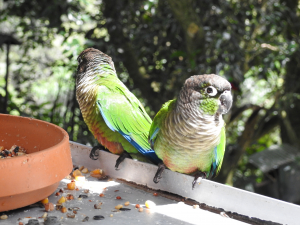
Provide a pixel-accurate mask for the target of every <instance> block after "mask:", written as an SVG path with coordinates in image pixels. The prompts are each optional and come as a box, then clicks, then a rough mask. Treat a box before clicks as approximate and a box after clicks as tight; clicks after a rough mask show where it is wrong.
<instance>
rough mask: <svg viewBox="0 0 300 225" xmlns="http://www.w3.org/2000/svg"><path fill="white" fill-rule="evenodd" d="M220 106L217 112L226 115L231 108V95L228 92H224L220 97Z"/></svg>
mask: <svg viewBox="0 0 300 225" xmlns="http://www.w3.org/2000/svg"><path fill="white" fill-rule="evenodd" d="M219 100H220V105H219V109H218V112H219V113H221V114H226V113H228V111H229V110H230V108H231V106H232V95H231V92H230V91H224V92H223V93H222V94H221V95H220V97H219Z"/></svg>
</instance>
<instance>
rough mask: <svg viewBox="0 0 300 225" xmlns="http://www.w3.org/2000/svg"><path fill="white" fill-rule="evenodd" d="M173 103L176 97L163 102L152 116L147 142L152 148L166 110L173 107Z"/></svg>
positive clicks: (166, 112)
mask: <svg viewBox="0 0 300 225" xmlns="http://www.w3.org/2000/svg"><path fill="white" fill-rule="evenodd" d="M175 103H176V99H173V100H170V101H168V102H166V103H165V104H163V106H162V108H161V109H160V110H159V111H158V113H157V114H156V116H155V117H154V119H153V122H152V124H151V128H150V131H149V142H150V144H151V147H152V148H153V146H154V143H155V139H156V137H157V135H158V134H159V130H160V129H161V127H162V122H163V121H164V120H165V118H166V116H167V114H168V112H170V111H171V110H173V109H174V106H175Z"/></svg>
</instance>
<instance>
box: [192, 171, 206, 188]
mask: <svg viewBox="0 0 300 225" xmlns="http://www.w3.org/2000/svg"><path fill="white" fill-rule="evenodd" d="M194 177H195V178H194V180H193V182H192V190H194V188H195V185H196V184H197V183H200V181H201V180H202V179H203V178H205V177H206V173H205V172H201V171H197V172H196V174H195V175H194Z"/></svg>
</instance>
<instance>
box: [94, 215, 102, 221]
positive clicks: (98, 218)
mask: <svg viewBox="0 0 300 225" xmlns="http://www.w3.org/2000/svg"><path fill="white" fill-rule="evenodd" d="M93 219H94V220H104V216H101V215H96V216H94V217H93Z"/></svg>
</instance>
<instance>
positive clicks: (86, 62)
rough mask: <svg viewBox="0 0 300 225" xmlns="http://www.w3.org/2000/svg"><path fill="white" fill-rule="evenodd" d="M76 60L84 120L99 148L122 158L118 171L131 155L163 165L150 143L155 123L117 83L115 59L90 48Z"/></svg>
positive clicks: (77, 83) (128, 92) (93, 151)
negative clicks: (150, 134) (102, 147)
mask: <svg viewBox="0 0 300 225" xmlns="http://www.w3.org/2000/svg"><path fill="white" fill-rule="evenodd" d="M77 60H78V64H79V65H78V68H77V76H76V97H77V101H78V103H79V107H80V110H81V113H82V116H83V119H84V121H85V123H86V124H87V126H88V128H89V130H90V131H91V132H92V134H93V135H94V137H95V138H96V139H97V140H98V142H99V144H100V145H102V146H104V147H105V148H107V149H108V150H109V151H110V152H112V153H114V154H119V155H120V157H119V158H118V159H117V162H116V165H115V167H116V169H117V168H118V166H119V164H120V163H121V162H122V161H123V160H124V159H125V157H128V156H129V155H130V156H131V157H132V158H134V159H137V160H140V161H144V162H153V163H156V164H157V163H158V162H160V160H159V159H158V158H157V156H156V155H155V153H154V151H153V150H152V149H151V147H150V144H149V143H148V133H149V129H150V126H151V122H152V120H151V119H150V117H149V116H148V114H147V113H146V111H145V109H144V107H143V106H142V104H141V103H140V101H139V100H138V99H137V98H136V97H135V96H134V95H133V94H132V93H131V92H130V91H129V90H128V89H127V88H126V86H125V85H124V84H123V83H122V82H121V81H120V80H119V79H118V77H117V74H116V70H115V67H114V63H113V61H112V59H111V58H110V57H109V56H108V55H106V54H104V53H103V52H101V51H99V50H97V49H94V48H88V49H86V50H84V51H83V52H81V54H80V55H79V56H78V58H77ZM99 148H100V146H99V147H98V146H96V147H94V148H93V149H92V151H91V154H90V157H91V158H92V159H97V158H95V156H98V154H96V150H97V149H99Z"/></svg>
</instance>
